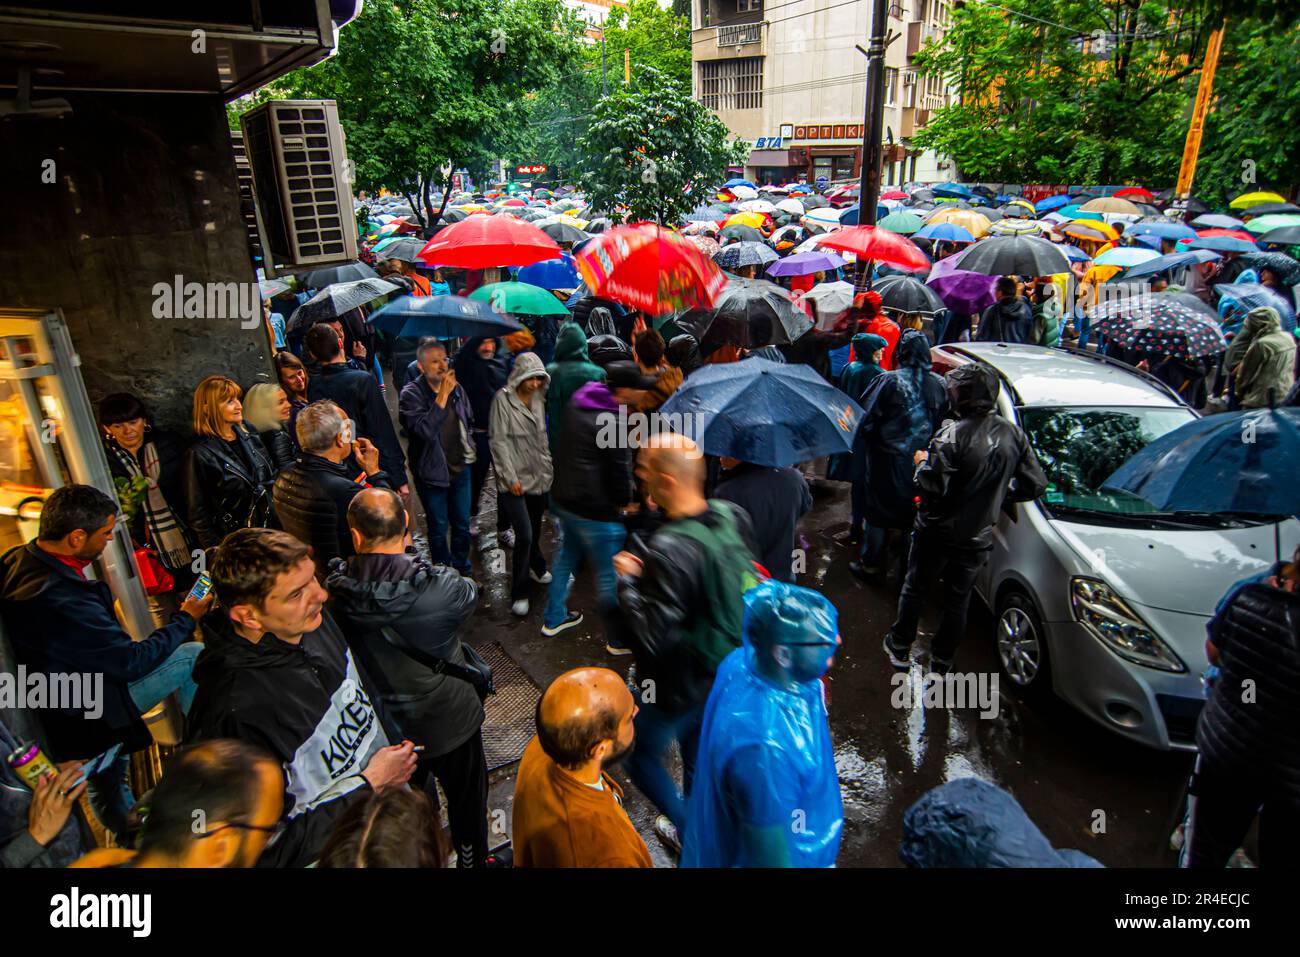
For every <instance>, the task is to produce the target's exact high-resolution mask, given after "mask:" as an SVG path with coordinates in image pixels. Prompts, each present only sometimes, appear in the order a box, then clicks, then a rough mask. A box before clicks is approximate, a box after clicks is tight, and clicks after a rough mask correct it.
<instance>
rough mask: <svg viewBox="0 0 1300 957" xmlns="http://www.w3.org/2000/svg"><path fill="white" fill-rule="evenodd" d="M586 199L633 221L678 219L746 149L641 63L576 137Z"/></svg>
mask: <svg viewBox="0 0 1300 957" xmlns="http://www.w3.org/2000/svg"><path fill="white" fill-rule="evenodd" d="M578 149H579V152H580V153H581V155H582V156H583V161H582V167H581V168H582V171H583V172H582V181H583V185H584V186H585V188H586V190H587V195H588V197H589V199H590V201H591V203H592V204H593V205H594V206H595V207H596V208H598V209H607V210H612V209H613V208H614V207H615V206H617V205H619V204H621V205H623V206H626V207H627V208H628V211H629V213H630V215H631V218H632V219H634V220H637V219H644V220H654V221H656V222H659V223H669V222H675V221H676V220H678V219H680V218H681V217H682V216H684V215H685V214H686V213H688V212H690V210H691V209H693V208H694V207H695V206H696V204H697V200H698V199H699V198H700V197H701V196H702V195H703V193H704V189H705V187H707V186H708V185H709V184H711V183H716V182H718V181H719V180H720V179H722V178H723V174H724V171H725V170H726V167H727V165H728V164H729V163H734V162H739V161H740V160H741V159H742V158H743V157H744V156H745V155H747V153H748V146H747V144H745V143H743V142H741V141H739V140H732V139H731V134H730V133H729V132H728V130H727V128H726V127H725V126H724V125H723V124H722V122H721V121H720V120H719V119H718V118H717V117H716V116H714V115H713V114H712V113H711V112H710V111H709V110H707V109H706V108H705V107H704V106H703V105H701V104H700V103H698V102H696V101H695V100H693V99H691V96H690V94H689V92H687V91H684V90H682V89H681V87H680V86H678V85H677V84H674V83H671V82H667V81H666V80H665V78H664V76H663V74H661V73H660V72H659V71H658V70H656V69H654V68H653V67H650V66H638V67H637V68H636V70H635V71H634V72H633V75H632V83H631V85H629V86H623V85H622V84H619V85H618V86H617V87H611V89H610V95H609V96H607V97H603V98H602V99H600V100H599V101H597V103H596V105H595V107H594V108H593V110H592V117H591V125H590V127H589V128H588V130H587V132H586V134H585V135H584V136H583V137H582V139H581V140H580V141H579V143H578Z"/></svg>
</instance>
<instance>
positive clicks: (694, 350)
mask: <svg viewBox="0 0 1300 957" xmlns="http://www.w3.org/2000/svg"><path fill="white" fill-rule="evenodd" d="M664 355H665V356H666V358H667V359H668V363H669V365H672V366H674V367H676V368H678V369H681V370H682V378H683V379H685V378H686V377H687V376H689V375H690V374H691V373H692V372H694V371H695V370H696V369H698V368H699V367H700V366H701V365H703V364H704V360H703V359H701V358H700V344H699V342H698V341H696V339H695V337H694V336H692V335H690V334H689V333H682V334H681V335H680V336H673V338H672V341H671V342H669V343H668V349H667V351H666V352H665V353H664Z"/></svg>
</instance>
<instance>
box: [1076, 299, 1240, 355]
mask: <svg viewBox="0 0 1300 957" xmlns="http://www.w3.org/2000/svg"><path fill="white" fill-rule="evenodd" d="M1091 315H1092V324H1093V327H1094V328H1096V329H1097V330H1098V331H1100V332H1101V333H1103V334H1104V335H1105V336H1106V337H1107V338H1108V339H1111V340H1113V341H1115V342H1117V343H1119V345H1121V346H1123V347H1124V348H1126V349H1138V350H1141V351H1143V352H1147V353H1150V354H1153V355H1160V356H1177V357H1179V358H1180V359H1197V358H1200V357H1202V356H1212V355H1217V354H1219V353H1220V352H1223V351H1224V350H1226V349H1227V348H1228V342H1227V340H1226V339H1224V337H1223V330H1222V329H1220V328H1219V324H1218V323H1217V322H1215V321H1214V320H1212V319H1209V318H1207V317H1206V316H1205V315H1204V314H1203V313H1201V312H1199V311H1198V310H1196V309H1193V308H1192V307H1190V306H1188V305H1187V304H1186V303H1184V302H1180V301H1179V300H1178V299H1175V298H1173V297H1172V296H1168V295H1165V294H1162V293H1158V292H1157V293H1140V294H1138V295H1132V296H1124V297H1121V298H1118V299H1111V300H1110V301H1108V302H1104V303H1102V304H1101V305H1099V306H1096V307H1094V308H1093V310H1092V311H1091Z"/></svg>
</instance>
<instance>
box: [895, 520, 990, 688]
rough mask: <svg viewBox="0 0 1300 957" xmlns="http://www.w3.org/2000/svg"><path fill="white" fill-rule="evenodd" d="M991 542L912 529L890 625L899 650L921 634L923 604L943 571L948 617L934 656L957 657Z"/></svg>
mask: <svg viewBox="0 0 1300 957" xmlns="http://www.w3.org/2000/svg"><path fill="white" fill-rule="evenodd" d="M992 549H993V546H992V545H981V544H978V543H976V542H967V543H957V544H953V543H952V542H949V541H948V540H947V539H944V538H942V537H940V536H937V535H933V534H926V533H924V532H919V531H914V532H912V551H911V554H910V555H908V557H907V579H906V580H905V581H904V582H903V594H902V595H901V596H900V597H899V599H898V618H897V619H896V620H895V621H894V624H893V626H892V627H890V629H889V636H888V641H889V644H890V646H891V647H892V648H893V649H894V650H895V652H898V653H900V657H901V652H903V651H904V650H905V649H907V648H909V647H911V644H912V642H913V641H915V640H916V626H917V624H918V623H919V622H920V620H921V608H922V606H923V605H924V603H925V596H926V594H927V593H928V592H929V591H930V589H931V587H933V585H934V580H935V579H936V578H937V577H938V576H939V573H940V572H941V571H942V572H943V595H942V598H941V601H942V602H943V617H942V618H941V619H940V621H939V629H938V631H936V632H935V634H934V640H933V641H932V642H931V643H930V654H931V657H932V658H938V659H939V660H941V661H947V662H951V661H952V656H953V653H954V652H955V651H956V650H957V643H958V642H960V641H961V637H962V635H963V634H964V633H965V631H966V612H967V610H968V609H969V607H970V593H971V590H972V589H973V588H974V587H975V576H976V575H978V574H979V570H980V569H981V568H983V567H984V563H985V562H986V561H988V557H989V552H990V551H992Z"/></svg>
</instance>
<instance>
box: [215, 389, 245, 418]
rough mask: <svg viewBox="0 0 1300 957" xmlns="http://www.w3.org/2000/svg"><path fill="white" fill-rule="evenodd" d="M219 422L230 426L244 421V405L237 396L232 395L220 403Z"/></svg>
mask: <svg viewBox="0 0 1300 957" xmlns="http://www.w3.org/2000/svg"><path fill="white" fill-rule="evenodd" d="M221 420H222V421H223V422H229V423H231V424H233V423H235V422H243V421H244V405H243V403H242V402H240V401H239V397H238V396H236V395H232V396H231V397H230V398H229V399H226V400H225V401H224V402H222V403H221Z"/></svg>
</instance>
